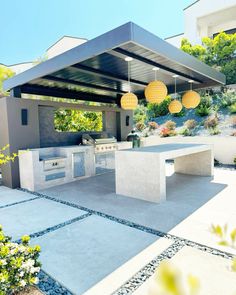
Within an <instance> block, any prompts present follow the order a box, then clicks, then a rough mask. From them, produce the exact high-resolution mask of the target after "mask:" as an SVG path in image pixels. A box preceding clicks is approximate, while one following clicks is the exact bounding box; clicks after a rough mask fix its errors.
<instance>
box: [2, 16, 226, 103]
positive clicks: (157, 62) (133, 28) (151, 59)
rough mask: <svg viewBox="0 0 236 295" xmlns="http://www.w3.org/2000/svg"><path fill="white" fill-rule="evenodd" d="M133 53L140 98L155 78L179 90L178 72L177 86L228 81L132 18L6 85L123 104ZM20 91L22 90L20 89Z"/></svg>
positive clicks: (16, 89) (135, 89)
mask: <svg viewBox="0 0 236 295" xmlns="http://www.w3.org/2000/svg"><path fill="white" fill-rule="evenodd" d="M126 57H132V58H133V60H132V62H131V71H130V72H131V79H130V81H131V91H132V92H134V93H135V94H136V95H137V96H138V97H139V98H140V99H141V98H143V97H144V88H145V86H146V85H147V84H148V83H149V82H150V81H152V80H154V71H153V70H152V69H153V67H158V68H160V70H159V71H158V72H157V79H158V80H161V81H163V82H164V83H165V84H166V85H167V87H168V91H169V93H172V92H173V91H174V78H173V75H178V78H177V92H182V91H184V90H187V89H189V83H188V81H189V80H193V81H194V84H193V88H204V87H210V86H216V85H223V84H225V76H224V75H223V74H222V73H220V72H218V71H216V70H214V69H213V68H211V67H209V66H207V65H206V64H204V63H202V62H201V61H199V60H197V59H196V58H194V57H192V56H190V55H188V54H186V53H185V52H183V51H181V50H179V49H178V48H176V47H174V46H172V45H171V44H169V43H167V42H166V41H164V40H162V39H160V38H159V37H157V36H155V35H153V34H152V33H150V32H148V31H146V30H144V29H143V28H141V27H139V26H137V25H136V24H134V23H132V22H129V23H127V24H124V25H122V26H120V27H118V28H116V29H114V30H112V31H110V32H107V33H105V34H103V35H101V36H98V37H97V38H94V39H92V40H90V41H88V42H86V43H83V44H82V45H79V46H77V47H75V48H73V49H70V50H68V51H66V52H64V53H62V54H60V55H58V56H56V57H54V58H51V59H49V60H47V61H45V62H43V63H41V64H38V65H36V66H35V67H33V68H31V69H29V70H27V71H25V72H22V73H20V74H18V75H16V76H14V77H12V78H10V79H8V80H6V81H5V82H4V89H5V90H9V89H11V90H13V93H14V94H15V96H20V94H21V93H29V94H36V95H45V96H54V97H64V98H73V99H80V100H90V101H98V102H107V103H117V104H119V101H120V97H121V95H122V94H123V93H126V92H127V91H128V82H127V79H128V63H127V62H126V61H125V58H126ZM17 94H18V95H17Z"/></svg>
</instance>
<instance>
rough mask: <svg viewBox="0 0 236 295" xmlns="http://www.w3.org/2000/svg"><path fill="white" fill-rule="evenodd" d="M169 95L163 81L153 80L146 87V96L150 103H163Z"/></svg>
mask: <svg viewBox="0 0 236 295" xmlns="http://www.w3.org/2000/svg"><path fill="white" fill-rule="evenodd" d="M166 96H167V87H166V85H165V84H164V83H163V82H161V81H152V82H150V83H149V84H148V85H147V87H146V88H145V97H146V99H147V101H148V102H150V103H161V102H162V101H163V100H164V99H165V98H166Z"/></svg>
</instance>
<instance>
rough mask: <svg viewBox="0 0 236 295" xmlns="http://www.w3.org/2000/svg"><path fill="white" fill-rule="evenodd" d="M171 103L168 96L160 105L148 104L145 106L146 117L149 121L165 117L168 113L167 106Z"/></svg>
mask: <svg viewBox="0 0 236 295" xmlns="http://www.w3.org/2000/svg"><path fill="white" fill-rule="evenodd" d="M170 102H171V98H170V96H167V97H166V99H164V101H163V102H161V103H160V104H156V103H154V104H153V103H149V104H148V105H147V115H148V118H149V119H152V118H156V117H160V116H165V115H167V114H168V113H169V110H168V106H169V104H170Z"/></svg>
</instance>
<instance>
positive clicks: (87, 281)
mask: <svg viewBox="0 0 236 295" xmlns="http://www.w3.org/2000/svg"><path fill="white" fill-rule="evenodd" d="M166 166H167V201H166V202H163V203H161V204H154V203H149V202H145V201H142V200H137V199H133V198H127V197H123V196H118V195H115V182H114V174H113V173H109V174H104V175H100V176H96V177H92V178H88V179H84V180H80V181H77V182H73V183H70V184H65V185H60V186H57V187H53V188H49V189H46V190H43V191H41V192H40V194H38V193H27V192H22V191H18V190H10V189H8V188H4V187H0V224H3V227H4V230H5V232H6V233H7V234H9V235H12V236H13V239H18V238H19V237H20V236H21V235H23V234H31V235H32V243H33V244H36V243H37V244H40V245H41V247H42V254H41V261H42V263H43V270H44V271H45V272H46V273H47V274H49V275H50V276H51V277H52V278H53V279H55V280H56V281H58V282H59V283H60V284H61V286H65V287H66V288H67V290H69V291H70V292H71V293H73V294H77V295H79V294H86V295H97V294H102V295H109V294H112V293H113V292H115V293H114V294H115V295H118V294H119V295H123V294H126V293H127V290H128V289H129V288H132V292H138V290H142V288H144V286H145V284H143V283H144V282H145V281H146V279H148V277H149V275H148V276H147V277H146V274H150V275H151V274H152V273H153V271H154V269H155V268H156V267H157V266H158V264H159V263H160V261H161V260H163V259H165V258H167V257H168V258H171V257H172V258H171V259H173V261H175V260H176V261H177V262H178V263H180V262H181V261H182V260H183V261H182V264H179V265H180V266H181V268H183V270H184V271H185V270H188V269H190V268H188V267H189V266H188V265H189V264H190V263H189V262H191V263H192V262H193V265H195V264H197V266H196V269H199V270H200V269H201V268H202V267H203V268H204V271H206V272H210V269H214V267H215V266H214V263H216V265H218V264H219V268H218V266H216V271H217V272H219V276H220V271H221V268H222V267H223V268H224V267H225V266H226V268H227V265H229V263H230V259H229V258H230V256H229V255H228V254H224V253H223V254H222V253H221V252H219V253H218V252H217V250H214V249H213V250H211V249H210V248H209V249H208V248H207V247H205V246H198V245H197V244H194V243H192V242H191V241H195V242H198V243H201V244H204V245H208V246H211V247H214V248H215V249H217V248H218V249H220V250H223V251H228V252H231V253H235V252H234V251H235V250H232V249H230V248H225V247H222V246H218V245H217V240H215V239H214V237H213V236H212V234H211V233H210V231H209V227H210V225H211V223H212V222H213V223H219V224H222V225H223V224H225V223H229V224H230V225H232V226H235V224H236V211H235V193H234V192H235V191H236V183H235V177H236V171H228V170H223V169H215V177H214V180H213V179H212V178H210V177H197V176H187V175H180V174H178V175H177V174H173V166H172V165H169V164H167V165H166ZM42 194H44V195H45V196H44V195H42ZM6 196H7V197H6ZM160 231H161V232H160ZM162 232H170V233H172V234H173V235H174V236H164V237H162V238H160V237H161V236H162ZM178 237H183V238H186V239H188V240H190V241H189V245H190V244H191V248H190V249H189V247H186V246H185V244H181V243H182V242H181V239H179V238H178ZM183 246H184V248H182V247H183ZM192 247H193V248H192ZM181 248H182V250H181ZM185 248H187V250H186V251H187V252H184V251H183V250H184V249H185ZM197 248H199V249H197ZM163 251H164V252H163ZM204 251H208V253H205V252H204ZM181 253H183V254H181ZM199 253H200V254H199ZM179 255H180V256H179ZM181 255H182V256H181ZM191 255H194V257H196V259H195V258H194V260H192V258H191V257H192V256H191ZM199 255H200V256H199ZM204 255H207V257H210V258H209V259H208V258H207V257H206V258H205V261H209V270H208V268H207V267H208V266H206V267H205V264H204V263H205V262H204V257H205V256H204ZM216 255H221V256H223V257H225V258H224V259H223V258H221V257H217V256H216ZM198 256H199V259H197V257H198ZM178 257H182V258H183V259H182V258H181V259H180V260H177V258H178ZM184 257H185V258H186V264H184V261H185V260H184V259H185V258H184ZM201 257H203V258H201ZM226 258H227V259H226ZM220 259H223V260H220ZM211 260H212V261H215V262H211ZM217 261H218V262H217ZM222 261H223V262H222ZM146 269H147V270H146ZM191 270H192V268H191V269H190V271H191ZM193 271H194V269H193ZM192 273H193V274H195V272H192ZM203 273H204V272H203ZM45 275H46V274H45ZM233 275H235V274H233ZM46 276H47V275H46ZM209 276H210V278H209V280H210V281H211V280H213V278H218V275H217V276H213V274H212V275H210V274H209ZM224 276H226V270H225V268H224V269H223V270H222V277H223V278H224ZM127 280H128V282H127ZM225 282H226V283H227V284H229V285H230V286H231V275H230V279H229V282H228V280H227V279H226V280H225ZM42 284H44V283H42ZM45 284H46V285H47V284H48V283H47V282H46V283H45ZM48 285H50V284H48ZM55 286H56V287H55V288H59V287H58V286H60V285H58V284H57V283H56V285H55ZM41 287H42V286H41ZM49 287H50V286H49ZM49 287H48V288H49ZM43 288H44V287H43ZM60 288H61V287H60ZM45 290H46V289H44V291H45ZM60 290H61V291H60ZM60 290H59V291H58V290H57V293H58V292H59V294H69V293H63V292H64V291H63V289H60ZM204 290H205V289H204ZM206 290H207V289H206ZM219 290H221V289H220V287H219ZM213 291H214V290H213ZM50 292H51V291H50V289H49V290H48V291H47V290H46V291H45V294H52V293H50ZM132 292H130V291H129V293H132ZM208 292H209V290H208ZM137 294H142V293H137ZM143 294H144V295H145V293H143ZM202 294H207V293H201V295H202ZM209 294H220V293H214V292H213V293H212V292H209V293H208V294H207V295H209ZM226 294H228V293H226Z"/></svg>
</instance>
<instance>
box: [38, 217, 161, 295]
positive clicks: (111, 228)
mask: <svg viewBox="0 0 236 295" xmlns="http://www.w3.org/2000/svg"><path fill="white" fill-rule="evenodd" d="M156 240H157V237H156V236H154V235H151V234H148V233H144V232H142V231H138V230H136V229H133V228H131V227H127V226H125V225H121V224H118V223H115V222H113V221H110V220H107V219H104V218H101V217H98V216H90V217H88V218H86V219H83V220H81V221H79V222H76V223H73V224H70V225H68V226H66V227H63V228H61V229H59V230H57V231H54V232H50V233H48V234H47V235H44V236H42V237H40V238H36V239H34V240H33V243H36V244H39V245H40V246H41V247H42V254H41V261H42V264H43V269H44V270H45V271H46V272H47V273H49V274H50V275H51V276H52V277H53V278H55V279H56V280H58V281H59V282H60V283H61V284H63V285H64V286H66V287H67V288H68V289H69V290H70V291H71V292H72V293H74V294H83V293H84V292H85V291H86V290H88V289H89V288H90V287H92V286H93V285H94V284H96V283H98V282H99V281H100V280H101V279H103V278H104V277H105V276H107V275H108V274H110V273H112V272H113V271H114V270H115V269H117V268H118V267H119V266H121V265H122V264H123V263H125V262H126V261H127V260H129V259H130V258H132V257H133V256H135V255H137V254H138V253H139V252H140V251H142V250H143V249H145V248H146V247H147V246H148V245H150V244H152V243H153V242H154V241H156Z"/></svg>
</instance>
